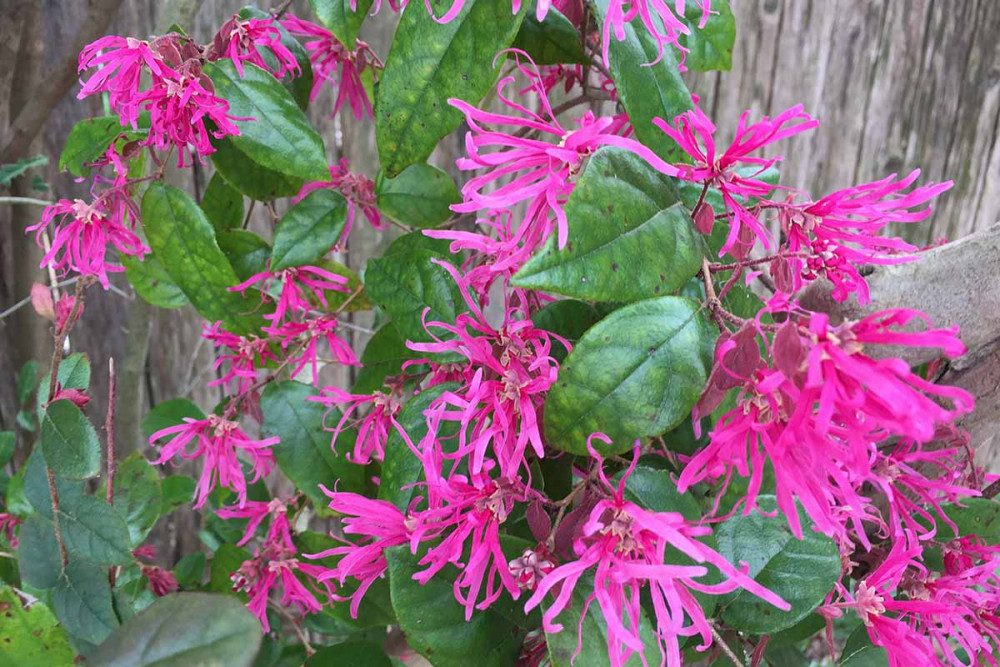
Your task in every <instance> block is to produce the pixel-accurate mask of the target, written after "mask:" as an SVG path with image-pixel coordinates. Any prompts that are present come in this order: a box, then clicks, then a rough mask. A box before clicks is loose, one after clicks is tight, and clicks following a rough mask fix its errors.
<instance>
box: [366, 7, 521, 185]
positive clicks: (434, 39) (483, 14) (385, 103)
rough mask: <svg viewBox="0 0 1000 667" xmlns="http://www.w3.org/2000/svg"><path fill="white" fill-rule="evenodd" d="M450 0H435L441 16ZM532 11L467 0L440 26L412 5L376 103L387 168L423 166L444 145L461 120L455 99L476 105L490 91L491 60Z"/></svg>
mask: <svg viewBox="0 0 1000 667" xmlns="http://www.w3.org/2000/svg"><path fill="white" fill-rule="evenodd" d="M451 4H452V2H451V0H435V1H434V2H433V3H432V8H433V10H434V11H435V13H436V15H438V16H440V15H441V14H442V13H444V10H445V9H447V8H448V7H450V6H451ZM526 13H527V8H526V7H525V8H522V9H521V11H520V12H518V13H517V14H516V15H514V16H513V17H512V16H511V13H510V6H509V5H507V3H505V2H497V1H496V0H466V2H465V6H464V8H463V9H462V11H461V12H460V13H459V15H458V16H457V17H455V18H454V19H453V20H452V21H450V22H449V23H446V24H444V25H442V24H440V23H438V22H437V21H436V20H435V19H434V17H433V16H431V15H430V13H429V12H427V11H426V9H425V7H424V6H423V3H415V4H414V6H413V7H409V8H407V10H406V11H404V12H403V16H402V18H401V19H400V21H399V26H398V27H397V28H396V35H395V37H394V38H393V41H392V48H391V49H390V51H389V57H388V58H387V59H386V64H385V70H384V71H383V72H382V75H381V77H380V79H379V91H378V103H377V104H376V106H375V138H376V140H377V142H378V154H379V158H380V160H381V163H382V169H384V170H385V173H386V175H387V176H389V177H393V176H396V175H397V174H399V173H400V172H402V171H403V169H405V168H406V167H408V166H410V165H411V164H413V163H414V162H423V161H424V160H426V159H427V156H428V155H430V154H431V151H432V150H434V147H435V146H436V145H437V143H438V141H439V140H440V139H441V138H442V137H444V136H445V135H447V134H448V133H449V132H451V131H452V130H454V129H455V128H456V127H458V125H459V123H461V122H462V114H461V113H460V112H459V111H458V110H457V109H454V108H452V107H450V106H449V105H448V99H449V98H453V97H455V98H459V99H463V100H465V101H467V102H469V103H472V104H476V103H478V102H479V100H481V99H482V97H483V96H484V95H485V94H486V93H487V92H488V91H489V90H490V87H491V86H492V85H493V82H494V81H495V80H496V75H497V70H496V68H494V64H493V60H494V58H495V57H496V54H497V53H498V52H499V51H502V50H503V49H505V48H507V47H508V46H510V45H511V43H512V42H513V41H514V36H515V35H516V34H517V31H518V29H519V28H520V25H521V21H522V20H523V19H524V16H525V14H526Z"/></svg>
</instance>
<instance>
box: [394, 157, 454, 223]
mask: <svg viewBox="0 0 1000 667" xmlns="http://www.w3.org/2000/svg"><path fill="white" fill-rule="evenodd" d="M375 194H376V196H377V204H378V208H379V211H381V212H382V213H384V214H385V215H387V216H389V217H390V218H392V219H393V220H395V221H396V222H401V223H403V224H404V225H410V226H411V227H425V228H426V227H436V226H437V225H440V224H441V223H442V222H444V221H445V220H448V219H449V218H450V217H451V205H452V204H457V203H459V202H461V201H462V195H461V194H460V193H459V191H458V188H457V187H455V183H454V181H452V180H451V177H450V176H449V175H448V174H446V173H445V172H443V171H441V170H440V169H438V168H437V167H432V166H431V165H429V164H425V163H423V162H418V163H416V164H411V165H410V166H409V167H407V168H406V169H404V170H403V172H402V173H401V174H400V175H399V176H397V177H396V178H386V177H385V176H383V175H382V174H379V177H378V179H377V180H376V182H375Z"/></svg>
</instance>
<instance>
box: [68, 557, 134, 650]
mask: <svg viewBox="0 0 1000 667" xmlns="http://www.w3.org/2000/svg"><path fill="white" fill-rule="evenodd" d="M52 610H53V611H54V612H55V613H56V616H57V617H58V618H59V622H60V623H61V624H62V626H63V627H64V628H66V631H67V632H69V633H70V634H71V635H72V636H74V637H78V638H79V639H82V640H84V641H86V642H89V643H91V644H100V643H101V642H102V641H104V639H105V638H106V637H107V636H108V635H109V634H111V631H112V630H114V629H115V628H116V627H117V626H118V618H117V617H116V616H115V611H114V608H113V607H112V604H111V587H110V586H109V584H108V570H107V568H102V567H98V566H96V565H93V564H91V563H86V562H83V561H79V560H73V559H70V562H69V565H67V566H66V569H65V570H64V571H63V573H62V575H60V577H59V583H58V584H57V585H56V589H55V591H53V593H52ZM94 664H96V665H99V664H101V663H100V662H99V661H98V662H95V663H94Z"/></svg>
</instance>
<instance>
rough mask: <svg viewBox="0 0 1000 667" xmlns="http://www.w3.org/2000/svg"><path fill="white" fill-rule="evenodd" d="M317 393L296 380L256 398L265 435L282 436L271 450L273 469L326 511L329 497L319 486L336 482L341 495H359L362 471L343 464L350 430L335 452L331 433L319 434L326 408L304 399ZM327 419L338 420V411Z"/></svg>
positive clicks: (270, 387) (349, 444)
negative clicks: (354, 492) (344, 492)
mask: <svg viewBox="0 0 1000 667" xmlns="http://www.w3.org/2000/svg"><path fill="white" fill-rule="evenodd" d="M317 393H318V392H317V391H316V390H315V389H314V388H313V387H311V386H309V385H305V384H302V383H301V382H291V381H289V382H280V383H272V384H270V385H268V387H267V388H266V389H264V392H263V393H262V394H261V397H260V408H261V411H262V412H263V413H264V422H263V425H262V430H263V431H264V433H266V434H267V435H269V436H271V435H276V436H278V437H279V438H281V442H280V443H278V444H277V445H274V447H272V448H271V451H273V452H274V459H275V461H276V462H277V464H278V467H280V468H281V471H282V472H283V473H285V475H287V476H288V478H289V479H290V480H292V481H293V482H294V483H295V486H296V487H298V488H299V489H300V490H302V491H303V492H304V493H305V494H306V495H307V496H309V499H310V500H312V501H313V503H314V504H315V505H316V506H317V507H325V506H326V504H327V503H328V502H329V499H328V498H327V497H326V495H325V494H324V493H323V492H322V491H321V490H320V489H319V484H324V485H325V486H326V487H327V488H330V489H332V488H333V485H334V484H336V485H337V488H339V489H340V490H342V491H359V490H361V489H363V488H364V483H365V479H364V470H365V469H364V467H362V466H359V465H356V464H353V463H350V462H349V461H348V460H347V454H348V452H350V450H351V449H352V448H353V446H354V443H353V440H352V438H353V436H354V434H353V432H352V431H348V430H345V431H343V432H342V433H341V435H340V437H339V438H338V442H337V451H336V452H334V451H333V450H332V448H331V446H330V434H329V433H328V432H327V431H325V430H324V421H323V420H324V414H326V413H327V408H326V407H324V406H323V405H322V404H320V403H316V402H315V401H309V400H306V399H308V398H309V397H311V396H316V395H317ZM326 418H327V419H328V420H329V422H330V424H331V427H332V426H333V425H336V423H337V422H338V421H339V420H340V412H339V411H338V410H336V409H334V410H332V411H330V412H329V414H328V415H327V417H326ZM338 480H339V482H338Z"/></svg>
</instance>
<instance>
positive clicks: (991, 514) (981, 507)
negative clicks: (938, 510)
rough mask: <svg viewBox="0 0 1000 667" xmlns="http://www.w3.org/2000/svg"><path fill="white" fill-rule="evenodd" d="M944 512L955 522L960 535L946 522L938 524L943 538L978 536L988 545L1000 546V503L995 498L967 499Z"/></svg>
mask: <svg viewBox="0 0 1000 667" xmlns="http://www.w3.org/2000/svg"><path fill="white" fill-rule="evenodd" d="M944 512H945V514H946V515H947V516H948V518H949V519H951V520H952V521H954V522H955V527H956V528H958V534H957V535H956V534H955V531H954V530H952V528H951V526H949V525H948V524H946V523H945V522H944V521H939V522H938V528H939V529H940V530H941V531H942V533H944V535H942V537H952V538H954V537H962V536H965V535H978V536H979V537H981V538H983V540H984V541H985V542H987V543H988V544H1000V501H997V500H995V499H993V498H966V499H964V500H963V501H962V504H961V505H945V506H944Z"/></svg>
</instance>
